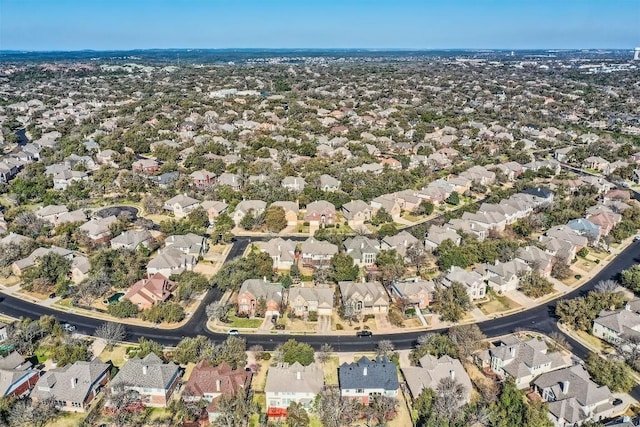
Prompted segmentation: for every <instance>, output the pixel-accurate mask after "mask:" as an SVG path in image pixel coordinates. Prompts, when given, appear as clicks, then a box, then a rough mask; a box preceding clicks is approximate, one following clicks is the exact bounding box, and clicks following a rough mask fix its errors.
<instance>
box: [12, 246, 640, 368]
mask: <svg viewBox="0 0 640 427" xmlns="http://www.w3.org/2000/svg"><path fill="white" fill-rule="evenodd" d="M253 240H255V239H253V238H248V237H240V238H237V239H236V241H235V243H234V244H233V247H232V248H231V251H230V252H229V256H228V257H227V260H232V259H234V258H237V257H239V256H242V254H243V253H244V251H245V249H246V248H247V246H248V245H249V244H250V243H251V242H252V241H253ZM637 263H640V242H633V243H632V244H631V245H629V246H628V247H627V248H626V249H625V250H624V251H623V252H622V253H620V254H619V255H618V256H617V257H616V258H614V260H613V261H611V262H610V263H609V264H608V265H607V266H606V267H605V268H603V269H602V270H601V271H600V272H599V273H598V274H597V275H596V276H594V277H593V278H592V279H591V280H589V281H588V282H587V283H585V284H584V285H582V286H581V287H579V288H577V289H575V290H574V291H572V292H570V293H568V294H565V295H563V296H562V298H575V297H576V296H579V295H580V294H583V293H586V292H588V291H589V290H592V289H593V288H594V286H595V284H596V283H598V282H599V281H601V280H606V279H616V278H617V277H618V275H619V274H620V272H621V271H622V270H625V269H627V268H629V267H631V266H632V265H634V264H637ZM220 297H221V292H220V291H219V290H217V289H212V290H210V291H209V292H208V293H207V295H206V296H205V298H204V299H203V301H202V303H201V304H200V305H199V307H198V309H197V310H196V311H195V312H194V313H193V315H192V316H191V318H190V319H189V321H188V322H187V323H186V324H184V325H183V326H181V327H179V328H176V329H158V328H153V327H143V326H135V325H127V330H128V335H127V340H128V341H132V342H136V341H137V340H138V339H139V338H140V337H145V338H149V339H152V340H155V341H158V342H160V343H162V344H164V345H176V344H177V343H178V342H179V341H180V340H181V339H182V338H184V337H188V336H196V335H205V336H208V337H209V338H211V339H213V340H214V341H216V340H217V341H220V340H224V339H225V338H226V334H221V333H214V332H211V331H209V330H208V329H207V328H206V320H207V319H206V313H205V308H206V306H207V304H209V303H210V302H212V301H215V300H216V299H219V298H220ZM554 310H555V300H551V301H548V302H546V303H544V304H542V305H539V306H537V307H534V308H531V309H528V310H525V311H522V312H519V313H515V314H511V315H508V316H504V317H497V318H495V319H491V320H487V321H484V322H480V323H478V326H480V328H481V329H482V331H483V332H484V333H485V334H486V335H487V336H488V337H498V336H501V335H505V334H508V333H512V332H514V331H515V330H517V329H529V330H533V331H537V332H540V333H544V334H549V333H550V332H553V331H557V330H558V328H557V325H556V320H555V316H554ZM0 312H1V313H4V314H6V315H8V316H11V317H15V318H19V317H30V318H38V317H40V316H43V315H53V316H54V317H55V318H57V319H58V320H59V321H61V322H69V323H71V324H73V325H75V326H76V327H77V328H78V329H77V330H78V332H79V333H82V334H86V335H93V333H94V331H95V329H96V328H97V327H98V326H100V325H101V324H102V323H104V320H102V319H95V318H91V317H88V316H83V315H77V314H72V313H68V312H62V311H59V310H55V309H51V308H48V307H43V306H41V305H38V304H34V303H31V302H28V301H24V300H21V299H19V298H15V297H12V296H9V295H3V296H2V297H0ZM441 330H443V329H429V330H427V331H417V332H406V333H402V332H399V333H395V334H387V335H374V336H373V337H371V338H359V337H356V336H346V335H316V334H313V335H301V334H288V333H277V334H276V333H273V334H267V335H257V334H247V335H243V338H245V339H246V340H247V345H248V346H251V345H254V344H260V345H262V346H263V347H264V348H265V349H267V350H272V349H273V348H275V346H276V345H278V344H279V343H281V342H284V341H286V340H287V339H289V338H291V337H294V338H295V339H296V340H298V341H301V342H306V343H309V344H311V345H312V346H313V347H315V348H319V347H320V345H322V344H324V343H329V344H331V345H332V346H333V348H334V350H335V351H337V352H341V351H367V350H373V349H374V347H375V345H376V343H377V342H378V341H379V340H382V339H385V340H390V341H391V342H393V344H394V345H395V347H396V348H397V349H408V348H412V347H413V346H414V344H415V342H416V340H417V338H418V337H419V336H421V335H423V334H425V333H426V332H436V331H441ZM568 339H569V342H570V344H572V346H573V350H574V353H575V354H576V355H577V356H578V357H586V354H587V350H586V349H585V348H584V347H583V346H582V345H580V344H579V343H577V342H575V341H573V340H571V339H570V338H569V337H568Z"/></svg>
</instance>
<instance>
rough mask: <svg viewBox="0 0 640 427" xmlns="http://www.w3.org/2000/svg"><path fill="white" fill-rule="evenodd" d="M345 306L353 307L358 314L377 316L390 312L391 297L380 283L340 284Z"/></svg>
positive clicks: (344, 282)
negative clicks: (377, 314)
mask: <svg viewBox="0 0 640 427" xmlns="http://www.w3.org/2000/svg"><path fill="white" fill-rule="evenodd" d="M338 286H339V287H340V295H341V297H342V304H343V305H351V306H353V307H354V309H355V311H356V313H359V314H363V315H366V314H376V313H386V312H387V311H388V310H389V295H387V291H385V290H384V287H383V286H382V284H381V283H380V282H352V281H342V282H338Z"/></svg>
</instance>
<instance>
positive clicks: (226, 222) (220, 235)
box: [211, 212, 235, 243]
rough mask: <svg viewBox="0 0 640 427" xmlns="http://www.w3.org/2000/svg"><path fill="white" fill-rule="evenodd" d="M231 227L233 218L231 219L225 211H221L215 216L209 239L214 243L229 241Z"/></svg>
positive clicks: (233, 224)
mask: <svg viewBox="0 0 640 427" xmlns="http://www.w3.org/2000/svg"><path fill="white" fill-rule="evenodd" d="M233 227H235V223H234V222H233V219H231V217H230V216H229V215H228V214H227V213H226V212H223V213H221V214H220V215H218V217H217V218H216V223H215V227H214V228H213V233H211V239H212V240H213V242H214V243H227V242H229V241H230V240H231V238H232V237H233V235H232V234H231V230H233Z"/></svg>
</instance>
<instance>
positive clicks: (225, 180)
mask: <svg viewBox="0 0 640 427" xmlns="http://www.w3.org/2000/svg"><path fill="white" fill-rule="evenodd" d="M217 185H226V186H229V187H231V189H232V190H234V191H239V190H240V189H241V188H242V179H241V178H240V176H239V175H236V174H235V173H226V172H225V173H221V174H220V176H219V177H218V182H217Z"/></svg>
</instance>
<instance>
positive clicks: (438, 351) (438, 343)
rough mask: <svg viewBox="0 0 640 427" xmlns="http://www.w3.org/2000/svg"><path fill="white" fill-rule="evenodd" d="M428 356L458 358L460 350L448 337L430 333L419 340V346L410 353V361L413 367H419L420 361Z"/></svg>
mask: <svg viewBox="0 0 640 427" xmlns="http://www.w3.org/2000/svg"><path fill="white" fill-rule="evenodd" d="M427 354H430V355H432V356H435V357H438V358H439V357H441V356H444V355H448V356H451V357H454V358H457V357H458V350H457V348H456V344H455V343H454V342H453V341H452V340H451V338H449V337H448V336H447V335H443V334H438V333H429V334H426V335H423V336H421V337H419V338H418V344H417V346H416V347H415V348H414V349H412V350H411V352H410V353H409V360H410V361H411V364H412V365H415V366H417V365H418V364H419V361H420V359H421V358H422V357H423V356H425V355H427Z"/></svg>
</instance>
